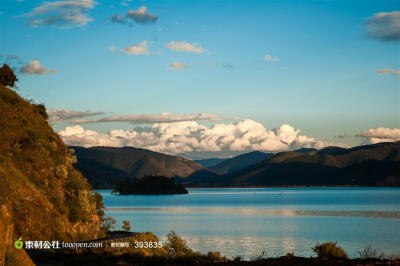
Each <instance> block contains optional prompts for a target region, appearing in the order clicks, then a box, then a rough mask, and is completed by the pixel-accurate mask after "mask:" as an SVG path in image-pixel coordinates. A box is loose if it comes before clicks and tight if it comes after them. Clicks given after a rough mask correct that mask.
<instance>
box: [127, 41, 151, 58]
mask: <svg viewBox="0 0 400 266" xmlns="http://www.w3.org/2000/svg"><path fill="white" fill-rule="evenodd" d="M121 52H122V53H126V54H134V55H139V54H149V53H150V52H149V48H148V47H147V41H146V40H144V41H143V42H141V43H140V44H139V45H135V44H134V45H131V46H128V47H125V48H122V49H121Z"/></svg>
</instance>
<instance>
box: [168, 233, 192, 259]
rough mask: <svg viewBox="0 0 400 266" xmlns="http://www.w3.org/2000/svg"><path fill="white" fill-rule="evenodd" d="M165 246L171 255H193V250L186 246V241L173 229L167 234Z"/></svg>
mask: <svg viewBox="0 0 400 266" xmlns="http://www.w3.org/2000/svg"><path fill="white" fill-rule="evenodd" d="M165 247H166V248H167V250H168V254H170V255H171V256H191V255H193V250H192V249H190V248H189V247H188V245H187V244H186V241H185V240H184V239H182V238H181V237H180V236H179V235H177V234H176V233H175V231H174V230H171V231H170V232H169V234H168V235H167V243H166V245H165Z"/></svg>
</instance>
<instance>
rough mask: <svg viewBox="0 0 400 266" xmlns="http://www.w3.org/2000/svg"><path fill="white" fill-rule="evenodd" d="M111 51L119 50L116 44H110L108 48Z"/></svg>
mask: <svg viewBox="0 0 400 266" xmlns="http://www.w3.org/2000/svg"><path fill="white" fill-rule="evenodd" d="M108 49H109V50H110V51H111V52H115V51H116V50H117V47H115V46H114V45H112V46H110V48H108Z"/></svg>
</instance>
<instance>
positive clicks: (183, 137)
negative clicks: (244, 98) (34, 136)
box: [58, 119, 343, 154]
mask: <svg viewBox="0 0 400 266" xmlns="http://www.w3.org/2000/svg"><path fill="white" fill-rule="evenodd" d="M58 134H59V135H60V136H61V137H62V139H63V140H64V141H65V143H66V144H68V145H77V146H84V147H91V146H113V147H123V146H133V147H138V148H143V149H150V150H153V151H158V152H162V153H168V154H178V153H187V152H221V151H251V150H261V151H284V150H293V149H298V148H302V147H307V148H318V149H319V148H323V147H326V146H330V145H340V146H343V144H338V143H329V142H323V141H319V140H315V139H314V138H310V137H307V136H304V135H300V130H295V129H294V128H293V127H292V126H291V125H288V124H283V125H281V126H280V127H279V128H277V129H272V130H268V129H266V128H265V127H264V126H263V125H261V124H260V123H258V122H256V121H253V120H249V119H245V120H241V121H239V122H237V123H232V124H223V123H220V124H215V125H213V126H210V127H208V126H205V125H201V124H198V123H197V122H195V121H186V122H174V123H155V124H153V125H152V126H151V127H145V128H142V127H140V128H134V129H129V130H117V129H113V130H110V131H109V132H108V133H105V134H104V133H99V132H96V131H93V130H86V129H84V128H83V127H82V126H79V125H76V126H69V127H66V128H65V129H64V130H61V131H59V132H58Z"/></svg>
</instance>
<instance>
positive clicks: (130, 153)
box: [71, 147, 204, 188]
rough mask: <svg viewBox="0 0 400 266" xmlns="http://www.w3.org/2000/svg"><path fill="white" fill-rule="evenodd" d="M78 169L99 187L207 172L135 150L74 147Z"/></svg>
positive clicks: (183, 161)
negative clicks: (150, 178)
mask: <svg viewBox="0 0 400 266" xmlns="http://www.w3.org/2000/svg"><path fill="white" fill-rule="evenodd" d="M71 148H73V149H74V150H75V153H76V156H77V160H78V163H77V165H76V167H77V168H78V169H79V170H80V171H81V172H82V173H83V174H84V175H85V176H86V177H87V178H88V180H89V182H90V183H91V184H92V185H93V186H94V187H98V188H102V187H113V186H114V185H115V184H117V183H118V181H120V180H121V179H124V178H130V179H132V178H134V177H138V178H141V177H143V176H146V175H154V176H166V177H175V176H177V177H187V176H189V175H191V174H192V173H194V172H196V171H199V170H202V169H204V167H203V166H201V165H200V164H198V163H196V162H193V161H191V160H189V159H185V158H181V157H177V156H172V155H167V154H162V153H158V152H153V151H150V150H144V149H137V148H133V147H123V148H113V147H92V148H83V147H71Z"/></svg>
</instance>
